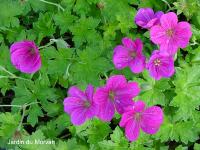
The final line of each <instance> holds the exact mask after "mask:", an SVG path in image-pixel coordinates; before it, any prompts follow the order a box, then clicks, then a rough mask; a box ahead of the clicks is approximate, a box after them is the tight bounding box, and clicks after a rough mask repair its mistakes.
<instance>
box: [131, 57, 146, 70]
mask: <svg viewBox="0 0 200 150" xmlns="http://www.w3.org/2000/svg"><path fill="white" fill-rule="evenodd" d="M145 66H146V64H145V57H144V56H140V57H136V58H135V59H134V60H132V61H130V62H129V67H130V69H131V71H132V72H133V73H140V72H142V71H143V70H144V69H145Z"/></svg>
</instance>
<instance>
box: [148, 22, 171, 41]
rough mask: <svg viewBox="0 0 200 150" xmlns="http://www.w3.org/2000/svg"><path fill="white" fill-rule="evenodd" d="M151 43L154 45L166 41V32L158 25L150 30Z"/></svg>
mask: <svg viewBox="0 0 200 150" xmlns="http://www.w3.org/2000/svg"><path fill="white" fill-rule="evenodd" d="M150 38H151V41H152V42H153V43H155V44H161V43H164V42H166V41H167V40H168V37H167V36H166V31H165V30H164V29H163V28H162V27H161V26H159V25H156V26H153V27H152V28H151V29H150Z"/></svg>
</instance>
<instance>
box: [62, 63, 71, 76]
mask: <svg viewBox="0 0 200 150" xmlns="http://www.w3.org/2000/svg"><path fill="white" fill-rule="evenodd" d="M71 65H72V63H70V64H69V65H68V66H67V69H66V71H65V75H64V77H65V78H67V77H69V68H70V66H71Z"/></svg>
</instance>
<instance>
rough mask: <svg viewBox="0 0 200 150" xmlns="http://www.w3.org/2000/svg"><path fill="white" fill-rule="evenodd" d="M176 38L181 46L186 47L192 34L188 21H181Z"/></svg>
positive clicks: (176, 31)
mask: <svg viewBox="0 0 200 150" xmlns="http://www.w3.org/2000/svg"><path fill="white" fill-rule="evenodd" d="M175 36H176V37H175V38H176V40H177V43H178V45H179V46H180V47H181V48H185V47H186V46H187V45H188V43H189V40H190V38H191V36H192V31H191V26H190V24H189V23H188V22H179V23H178V25H177V27H176V30H175Z"/></svg>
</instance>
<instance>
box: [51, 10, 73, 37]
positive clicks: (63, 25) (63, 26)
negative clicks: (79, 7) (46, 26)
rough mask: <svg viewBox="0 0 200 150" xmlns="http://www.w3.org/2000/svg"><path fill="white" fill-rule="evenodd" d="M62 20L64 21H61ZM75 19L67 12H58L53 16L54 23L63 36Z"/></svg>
mask: <svg viewBox="0 0 200 150" xmlns="http://www.w3.org/2000/svg"><path fill="white" fill-rule="evenodd" d="M63 18H64V19H63ZM75 19H76V17H75V16H73V15H71V13H69V12H67V11H66V12H60V13H57V14H55V15H54V21H55V24H56V25H57V26H59V28H60V33H61V34H63V33H65V32H67V31H68V30H69V29H70V28H71V27H72V26H73V22H74V21H75Z"/></svg>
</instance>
